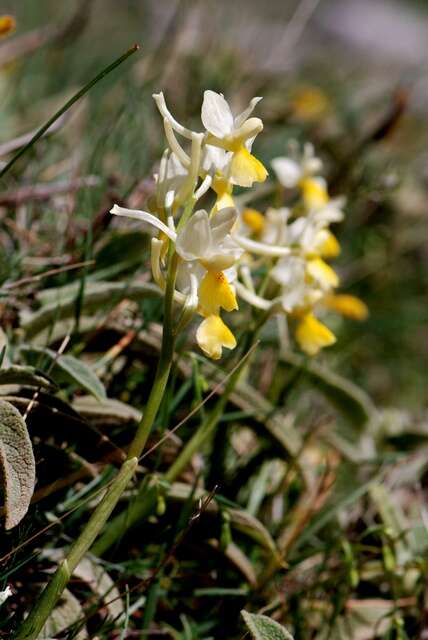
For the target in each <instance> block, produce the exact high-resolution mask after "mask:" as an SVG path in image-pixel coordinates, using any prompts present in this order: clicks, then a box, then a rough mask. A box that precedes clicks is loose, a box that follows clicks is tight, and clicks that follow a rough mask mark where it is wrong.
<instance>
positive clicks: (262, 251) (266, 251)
mask: <svg viewBox="0 0 428 640" xmlns="http://www.w3.org/2000/svg"><path fill="white" fill-rule="evenodd" d="M233 239H234V240H235V242H236V243H237V244H238V245H239V246H240V247H242V248H243V249H245V251H249V252H250V253H255V254H258V255H261V256H270V257H272V258H278V257H280V256H288V255H290V253H291V249H290V248H289V247H280V246H275V245H273V246H272V245H268V244H265V243H264V242H257V241H256V240H251V239H250V238H245V237H244V236H238V235H234V236H233Z"/></svg>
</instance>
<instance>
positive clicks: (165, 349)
mask: <svg viewBox="0 0 428 640" xmlns="http://www.w3.org/2000/svg"><path fill="white" fill-rule="evenodd" d="M177 262H178V258H177V254H176V253H173V254H172V255H170V260H169V265H170V266H169V273H168V279H167V284H166V291H165V311H164V320H163V332H162V348H161V353H160V357H159V362H158V366H157V370H156V376H155V381H154V383H153V387H152V390H151V392H150V397H149V399H148V401H147V405H146V408H145V410H144V414H143V419H142V420H141V422H140V425H139V427H138V430H137V433H136V435H135V438H134V440H133V441H132V443H131V446H130V447H129V451H128V458H133V457H134V456H136V457H137V458H139V457H140V456H141V454H142V452H143V449H144V447H145V445H146V442H147V438H148V436H149V433H150V430H151V428H152V426H153V422H154V421H155V418H156V415H157V412H158V410H159V407H160V403H161V402H162V398H163V395H164V392H165V388H166V384H167V382H168V378H169V374H170V371H171V364H172V356H173V354H174V331H173V326H172V325H173V322H172V311H173V300H174V289H175V278H176V274H177Z"/></svg>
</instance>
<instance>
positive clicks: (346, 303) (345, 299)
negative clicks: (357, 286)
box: [323, 293, 369, 321]
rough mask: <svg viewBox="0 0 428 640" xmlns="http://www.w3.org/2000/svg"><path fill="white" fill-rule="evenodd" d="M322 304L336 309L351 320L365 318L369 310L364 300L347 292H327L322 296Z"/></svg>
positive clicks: (333, 309)
mask: <svg viewBox="0 0 428 640" xmlns="http://www.w3.org/2000/svg"><path fill="white" fill-rule="evenodd" d="M323 304H324V306H325V307H327V308H328V309H331V310H332V311H336V312H337V313H340V314H341V315H342V316H345V318H350V319H351V320H361V321H362V320H367V318H368V316H369V310H368V307H367V305H366V304H365V302H363V301H362V300H360V299H359V298H357V297H356V296H351V295H349V294H347V293H336V294H329V295H327V296H326V297H325V298H324V300H323Z"/></svg>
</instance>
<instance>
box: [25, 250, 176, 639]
mask: <svg viewBox="0 0 428 640" xmlns="http://www.w3.org/2000/svg"><path fill="white" fill-rule="evenodd" d="M177 265H178V256H177V254H176V253H175V251H174V248H173V245H172V244H170V247H169V254H168V276H167V285H166V290H165V307H164V325H163V333H162V347H161V353H160V357H159V363H158V367H157V370H156V376H155V380H154V383H153V386H152V389H151V392H150V396H149V399H148V401H147V406H146V409H145V411H144V415H143V419H142V420H141V423H140V425H139V427H138V430H137V433H136V434H135V437H134V440H133V441H132V443H131V446H130V448H129V452H128V457H127V460H126V461H125V462H124V463H123V465H122V467H121V469H120V471H119V473H118V474H117V476H116V477H115V479H114V480H113V482H112V483H111V485H110V486H109V488H108V491H107V492H106V494H105V496H104V498H103V499H102V500H101V502H100V504H99V505H98V507H97V508H96V510H95V511H94V513H93V515H92V516H91V518H90V519H89V521H88V523H87V525H86V526H85V527H84V528H83V530H82V532H81V534H80V535H79V537H78V538H77V540H76V542H75V543H74V544H73V545H72V547H71V549H70V551H69V552H68V554H67V556H66V558H65V560H63V562H62V563H61V565H60V566H59V568H58V570H57V571H56V573H55V574H54V576H53V577H52V579H51V580H50V582H49V583H48V586H47V587H46V588H45V590H44V591H43V593H42V595H41V597H40V598H39V599H38V601H37V602H36V603H35V605H34V607H33V609H32V610H31V612H30V614H29V616H28V618H26V620H25V621H24V623H23V624H22V625H21V628H20V629H19V630H18V635H17V636H16V640H24V639H25V640H36V638H38V637H39V634H40V632H41V630H42V628H43V626H44V624H45V622H46V620H47V619H48V617H49V615H50V613H51V611H52V609H53V608H54V607H55V605H56V603H57V602H58V600H59V598H60V597H61V594H62V592H63V591H64V589H65V587H66V585H67V583H68V581H69V579H70V577H71V575H72V573H73V570H74V569H75V568H76V566H77V565H78V564H79V562H80V560H81V559H82V558H83V556H84V555H85V553H86V552H87V551H88V550H89V549H90V547H91V546H92V544H93V543H94V541H95V539H96V538H97V537H98V534H99V533H100V531H101V530H102V529H103V528H104V526H105V524H106V522H107V520H108V518H109V517H110V515H111V513H112V511H113V509H114V508H115V506H116V505H117V503H118V501H119V499H120V497H121V495H122V493H123V492H124V490H125V488H126V486H127V484H128V482H129V481H130V480H131V478H132V476H133V474H134V472H135V469H136V467H137V464H138V458H139V457H140V455H141V453H142V452H143V449H144V446H145V444H146V442H147V438H148V436H149V433H150V430H151V428H152V426H153V423H154V421H155V418H156V414H157V412H158V410H159V407H160V404H161V402H162V398H163V395H164V392H165V387H166V384H167V381H168V377H169V373H170V370H171V363H172V357H173V352H174V334H173V322H172V320H173V302H174V289H175V279H176V274H177Z"/></svg>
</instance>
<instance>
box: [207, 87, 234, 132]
mask: <svg viewBox="0 0 428 640" xmlns="http://www.w3.org/2000/svg"><path fill="white" fill-rule="evenodd" d="M201 120H202V124H203V125H204V127H205V129H206V130H207V131H209V132H210V133H212V134H213V135H214V136H217V137H218V138H220V139H221V138H224V137H225V136H227V135H229V134H230V133H231V132H232V131H233V115H232V112H231V110H230V107H229V105H228V104H227V102H226V100H225V99H224V97H223V96H222V95H221V93H216V92H215V91H210V90H207V91H205V92H204V101H203V103H202V110H201Z"/></svg>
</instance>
